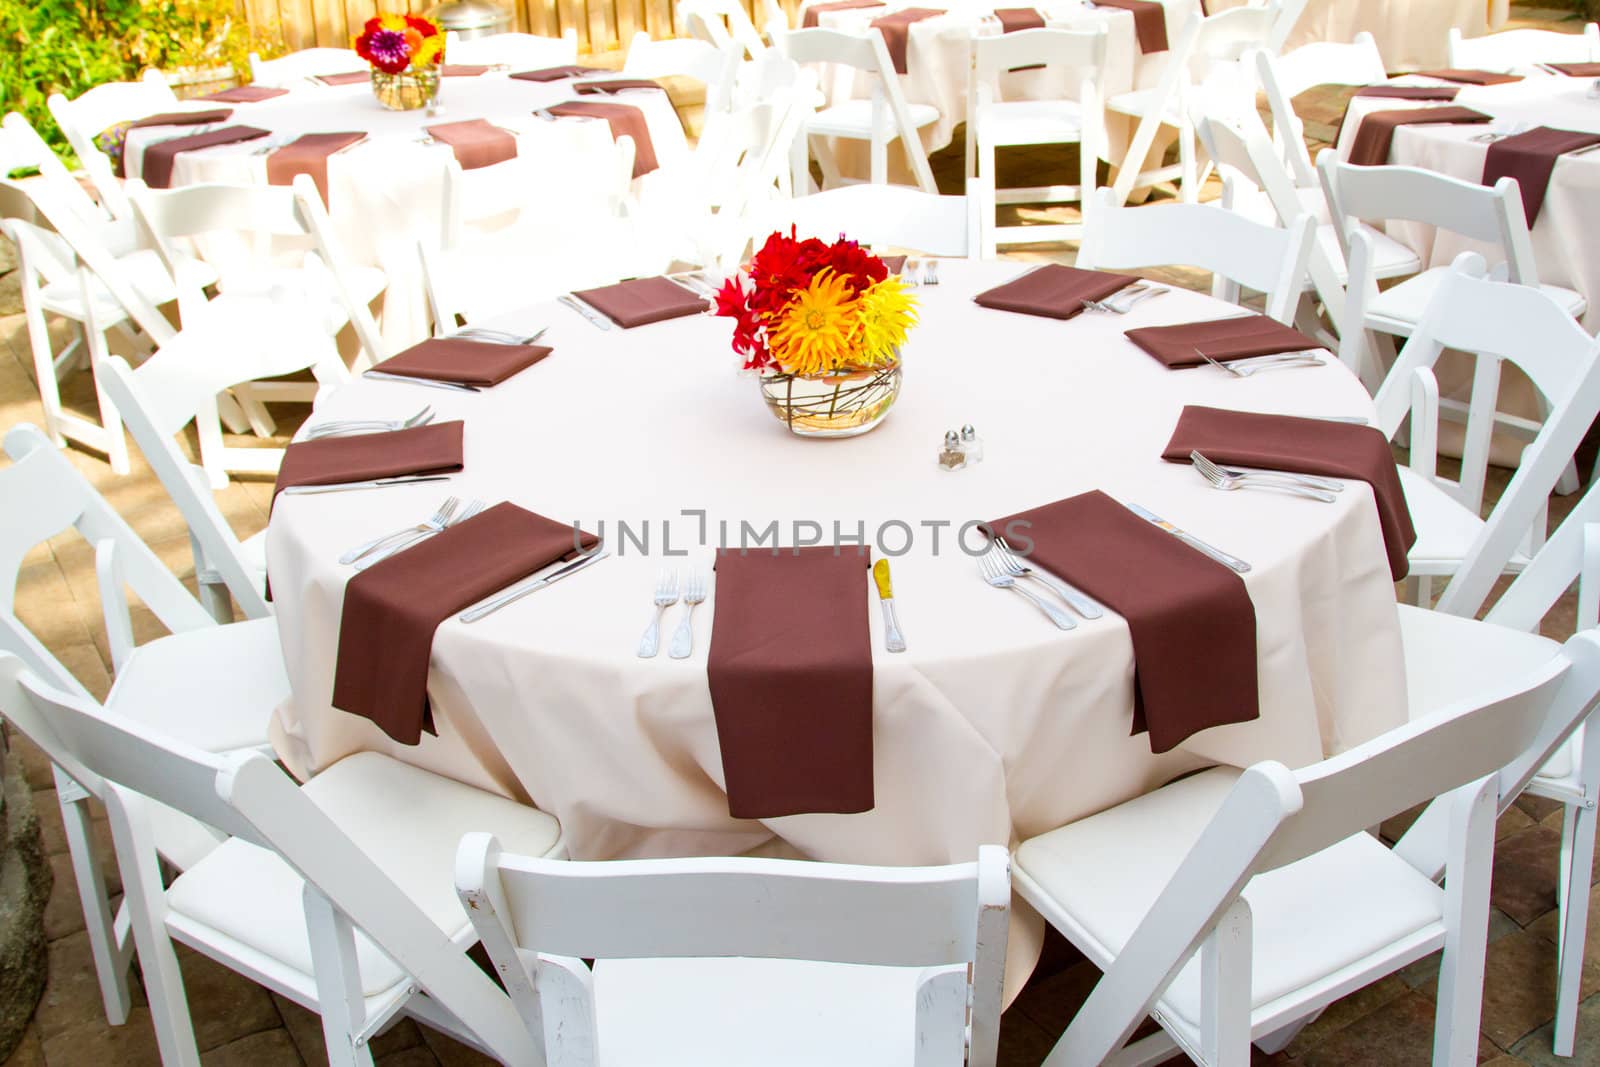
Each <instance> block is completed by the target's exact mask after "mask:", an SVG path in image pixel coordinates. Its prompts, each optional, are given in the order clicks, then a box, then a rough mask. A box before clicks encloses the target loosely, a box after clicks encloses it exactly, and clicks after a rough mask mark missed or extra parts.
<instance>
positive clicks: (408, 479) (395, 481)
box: [278, 474, 450, 496]
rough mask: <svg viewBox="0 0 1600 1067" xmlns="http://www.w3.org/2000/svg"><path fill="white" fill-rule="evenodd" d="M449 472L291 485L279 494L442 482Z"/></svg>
mask: <svg viewBox="0 0 1600 1067" xmlns="http://www.w3.org/2000/svg"><path fill="white" fill-rule="evenodd" d="M448 477H450V476H449V475H448V474H407V475H405V476H403V477H400V478H374V479H372V480H371V481H367V482H335V483H333V484H331V485H291V486H289V488H287V489H284V490H283V491H282V492H280V493H279V494H278V495H279V496H291V495H293V496H309V495H310V494H312V493H343V492H345V491H347V490H350V489H383V488H385V487H386V486H391V485H416V484H417V483H418V482H442V481H444V480H445V479H446V478H448Z"/></svg>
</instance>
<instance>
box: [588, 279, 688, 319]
mask: <svg viewBox="0 0 1600 1067" xmlns="http://www.w3.org/2000/svg"><path fill="white" fill-rule="evenodd" d="M572 295H573V296H575V297H577V298H578V299H579V300H582V301H583V302H584V303H585V304H588V305H589V306H590V307H592V308H594V309H595V310H596V311H598V312H600V314H602V315H604V316H605V317H606V318H608V319H610V320H611V321H612V322H614V323H616V324H617V325H618V326H621V327H622V328H623V329H632V328H633V327H635V326H644V325H647V324H649V323H652V322H661V321H662V320H663V319H680V318H682V317H683V316H685V315H698V314H699V313H700V312H702V311H704V310H705V309H706V307H707V304H706V298H705V297H703V296H700V295H699V294H698V293H692V292H690V291H689V290H687V289H685V288H684V287H683V286H681V285H679V284H678V283H677V282H675V281H673V280H672V279H670V278H634V279H632V280H631V281H626V282H618V283H617V284H616V285H606V286H602V287H600V288H599V289H577V290H574V291H573V294H572Z"/></svg>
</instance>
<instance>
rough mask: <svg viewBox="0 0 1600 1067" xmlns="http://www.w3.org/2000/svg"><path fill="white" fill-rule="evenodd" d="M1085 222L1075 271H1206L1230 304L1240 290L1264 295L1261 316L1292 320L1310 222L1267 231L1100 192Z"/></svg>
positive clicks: (1193, 207)
mask: <svg viewBox="0 0 1600 1067" xmlns="http://www.w3.org/2000/svg"><path fill="white" fill-rule="evenodd" d="M1096 196H1097V197H1098V202H1097V204H1096V205H1095V210H1094V212H1092V213H1091V214H1089V215H1088V217H1087V218H1086V219H1085V221H1084V231H1083V244H1082V245H1081V246H1080V247H1079V249H1078V266H1080V267H1083V268H1085V269H1088V270H1107V269H1110V270H1130V269H1136V268H1140V267H1156V266H1167V265H1174V264H1185V265H1188V266H1194V267H1200V268H1203V269H1205V270H1209V271H1211V272H1212V274H1213V275H1215V276H1216V277H1217V279H1218V280H1219V284H1215V285H1214V286H1213V292H1214V293H1215V294H1216V295H1218V296H1221V297H1223V298H1225V299H1233V300H1235V301H1237V297H1238V289H1239V287H1244V288H1248V289H1254V290H1256V291H1258V292H1262V293H1265V294H1266V297H1267V303H1266V312H1267V314H1268V315H1271V316H1272V317H1273V318H1275V319H1277V320H1278V321H1279V322H1284V323H1287V322H1291V321H1293V319H1294V312H1295V305H1296V304H1297V303H1298V302H1299V299H1300V290H1301V288H1302V285H1303V283H1304V281H1305V276H1306V263H1307V261H1308V260H1309V259H1310V256H1311V242H1312V240H1313V236H1314V233H1313V231H1314V223H1313V220H1312V218H1311V216H1310V215H1303V216H1301V217H1299V218H1297V219H1295V220H1294V222H1293V223H1291V224H1290V225H1289V226H1288V228H1286V229H1278V228H1276V227H1273V226H1266V225H1263V224H1261V223H1259V222H1255V221H1253V220H1251V219H1247V218H1245V217H1244V216H1242V215H1236V214H1234V213H1233V212H1230V211H1225V210H1223V209H1222V208H1220V207H1216V206H1214V205H1210V204H1158V205H1155V206H1154V207H1140V208H1125V207H1117V206H1116V198H1115V194H1114V193H1112V192H1111V191H1110V190H1107V189H1102V190H1100V191H1099V192H1098V193H1097V194H1096Z"/></svg>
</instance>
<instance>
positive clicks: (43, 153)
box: [0, 111, 106, 222]
mask: <svg viewBox="0 0 1600 1067" xmlns="http://www.w3.org/2000/svg"><path fill="white" fill-rule="evenodd" d="M16 167H38V168H39V177H40V178H41V179H43V180H44V182H45V184H46V185H48V186H49V188H50V189H51V191H52V192H53V193H54V195H55V197H56V199H58V200H59V201H60V202H61V204H62V206H63V207H65V208H66V209H67V210H69V211H72V212H74V213H75V214H77V215H78V216H79V217H80V218H82V219H84V220H85V221H86V222H103V221H104V220H105V218H106V212H105V211H103V210H102V209H101V208H100V205H98V204H96V203H95V202H94V199H93V198H92V197H90V196H89V194H88V193H87V192H85V191H84V188H83V186H82V185H80V184H78V181H77V179H75V178H73V176H72V175H71V173H70V172H69V171H68V170H67V168H66V166H65V165H64V164H62V162H61V160H60V158H59V157H57V155H56V154H55V153H54V152H53V151H51V150H50V146H49V145H48V144H46V143H45V140H44V138H43V137H40V136H39V131H38V130H35V129H34V128H33V124H32V123H30V122H29V121H28V120H27V119H26V118H24V117H23V116H22V115H21V114H19V113H17V112H15V111H12V112H10V113H8V114H7V115H6V117H5V119H4V121H3V122H0V178H4V177H6V175H7V173H8V172H9V171H10V170H11V169H14V168H16Z"/></svg>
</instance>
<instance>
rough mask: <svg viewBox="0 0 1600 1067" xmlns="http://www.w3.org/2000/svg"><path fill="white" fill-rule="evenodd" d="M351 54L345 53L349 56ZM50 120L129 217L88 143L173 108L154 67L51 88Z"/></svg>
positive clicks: (111, 205)
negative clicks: (72, 94)
mask: <svg viewBox="0 0 1600 1067" xmlns="http://www.w3.org/2000/svg"><path fill="white" fill-rule="evenodd" d="M354 54H355V53H353V52H352V53H351V55H354ZM47 104H48V106H49V108H50V114H51V115H52V116H54V117H55V120H56V125H57V126H60V127H61V132H62V133H63V134H65V135H66V138H67V143H68V144H70V145H71V146H72V151H73V152H74V153H75V154H76V155H77V157H78V163H79V165H80V166H82V167H83V169H84V171H85V173H87V174H88V175H89V181H90V183H91V184H92V185H93V186H94V190H95V193H96V194H97V195H98V196H99V197H100V203H101V204H102V205H104V206H105V208H106V210H108V211H110V212H111V214H112V216H113V217H115V218H119V219H126V218H131V217H132V214H131V210H132V209H131V207H130V205H129V204H128V198H127V197H126V196H125V195H124V194H123V192H122V182H121V180H120V179H118V177H117V175H116V171H115V170H114V169H113V167H112V165H111V160H110V158H109V157H108V156H107V155H106V154H105V153H104V152H102V151H101V150H100V148H99V147H98V146H97V145H96V144H95V143H94V139H95V137H96V136H98V135H99V134H101V133H103V132H105V131H106V130H108V129H110V128H111V127H112V126H115V125H117V124H119V123H123V122H131V121H133V120H134V119H142V118H144V117H145V116H147V115H155V114H158V113H160V112H163V111H173V110H176V109H177V107H178V98H177V97H176V96H175V95H173V92H172V87H171V86H169V85H168V84H167V80H166V79H165V78H164V77H162V76H161V72H160V71H158V70H147V71H145V72H144V77H143V78H141V79H139V80H138V81H136V82H107V83H106V84H104V85H96V86H95V87H94V88H93V89H90V90H88V91H87V92H85V93H84V94H83V95H81V96H79V97H78V98H77V99H75V100H68V99H67V98H66V97H65V96H63V95H62V94H60V93H52V94H51V95H50V99H49V100H48V101H47Z"/></svg>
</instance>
